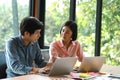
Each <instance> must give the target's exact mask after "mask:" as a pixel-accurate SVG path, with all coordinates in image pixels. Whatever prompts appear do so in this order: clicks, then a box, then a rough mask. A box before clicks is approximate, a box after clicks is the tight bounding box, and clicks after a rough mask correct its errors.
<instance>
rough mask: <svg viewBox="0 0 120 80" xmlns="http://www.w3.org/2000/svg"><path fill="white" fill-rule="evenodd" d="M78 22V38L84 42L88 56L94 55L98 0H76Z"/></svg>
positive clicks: (83, 45)
mask: <svg viewBox="0 0 120 80" xmlns="http://www.w3.org/2000/svg"><path fill="white" fill-rule="evenodd" d="M76 22H77V24H78V40H79V42H80V43H81V44H82V47H83V50H84V54H85V55H86V56H94V53H95V52H94V51H95V28H96V26H95V24H96V0H92V1H91V0H76Z"/></svg>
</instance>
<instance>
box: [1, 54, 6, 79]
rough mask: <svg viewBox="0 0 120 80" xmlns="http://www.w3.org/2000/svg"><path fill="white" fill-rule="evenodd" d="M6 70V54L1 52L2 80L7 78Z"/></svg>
mask: <svg viewBox="0 0 120 80" xmlns="http://www.w3.org/2000/svg"><path fill="white" fill-rule="evenodd" d="M6 68H7V65H6V60H5V54H4V53H1V52H0V79H2V78H6V77H7V74H6Z"/></svg>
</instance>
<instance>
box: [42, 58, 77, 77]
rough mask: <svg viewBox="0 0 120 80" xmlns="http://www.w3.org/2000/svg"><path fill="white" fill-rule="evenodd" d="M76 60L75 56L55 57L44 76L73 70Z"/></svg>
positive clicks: (62, 73) (67, 72) (65, 73)
mask: <svg viewBox="0 0 120 80" xmlns="http://www.w3.org/2000/svg"><path fill="white" fill-rule="evenodd" d="M76 61H77V58H76V57H65V58H57V59H56V60H55V62H54V64H53V65H52V67H51V70H50V72H49V73H48V74H44V76H46V75H47V76H57V75H67V74H69V73H70V72H72V71H73V67H74V65H75V63H76Z"/></svg>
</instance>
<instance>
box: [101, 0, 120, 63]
mask: <svg viewBox="0 0 120 80" xmlns="http://www.w3.org/2000/svg"><path fill="white" fill-rule="evenodd" d="M101 55H104V56H107V59H106V60H107V61H106V62H107V64H111V65H120V1H119V0H112V1H111V0H107V1H106V0H103V12H102V38H101Z"/></svg>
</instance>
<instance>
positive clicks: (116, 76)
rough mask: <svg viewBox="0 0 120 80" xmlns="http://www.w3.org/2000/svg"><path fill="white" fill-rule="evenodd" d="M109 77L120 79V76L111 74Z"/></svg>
mask: <svg viewBox="0 0 120 80" xmlns="http://www.w3.org/2000/svg"><path fill="white" fill-rule="evenodd" d="M108 77H112V78H119V79H120V74H110V75H109V76H108Z"/></svg>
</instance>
